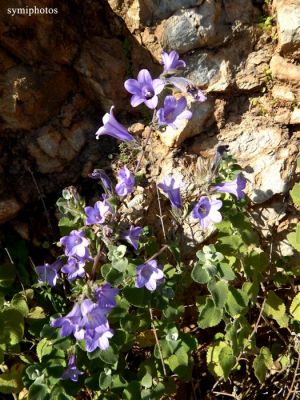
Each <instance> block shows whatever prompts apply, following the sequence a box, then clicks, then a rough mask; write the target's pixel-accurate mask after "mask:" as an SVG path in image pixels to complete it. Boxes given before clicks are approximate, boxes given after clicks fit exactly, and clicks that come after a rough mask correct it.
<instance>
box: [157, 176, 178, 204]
mask: <svg viewBox="0 0 300 400" xmlns="http://www.w3.org/2000/svg"><path fill="white" fill-rule="evenodd" d="M181 185H182V180H181V179H180V178H179V177H174V176H172V175H167V176H165V178H164V180H163V181H162V183H159V184H158V185H157V186H158V187H159V188H160V189H161V190H162V191H163V192H165V193H166V195H167V196H168V197H169V199H170V202H171V204H172V207H174V208H180V207H181V196H180V187H181Z"/></svg>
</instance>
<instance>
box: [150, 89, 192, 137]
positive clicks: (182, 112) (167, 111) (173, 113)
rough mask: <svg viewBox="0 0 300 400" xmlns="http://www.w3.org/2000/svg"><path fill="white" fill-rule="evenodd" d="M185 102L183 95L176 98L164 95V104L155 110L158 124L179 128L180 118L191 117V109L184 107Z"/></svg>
mask: <svg viewBox="0 0 300 400" xmlns="http://www.w3.org/2000/svg"><path fill="white" fill-rule="evenodd" d="M186 106H187V102H186V98H185V97H180V99H179V100H176V99H175V97H174V96H166V98H165V100H164V106H163V107H162V108H160V109H159V110H158V111H157V117H158V122H159V123H160V125H169V126H171V127H172V128H174V129H178V128H179V121H180V120H181V119H187V120H189V119H191V118H192V113H191V111H189V110H187V109H186Z"/></svg>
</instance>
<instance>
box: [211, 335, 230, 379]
mask: <svg viewBox="0 0 300 400" xmlns="http://www.w3.org/2000/svg"><path fill="white" fill-rule="evenodd" d="M227 347H228V345H227V344H226V343H225V342H218V343H215V344H213V345H212V346H209V348H208V350H207V353H206V363H207V368H208V370H209V371H210V372H211V373H212V374H213V375H215V376H217V377H224V371H223V368H222V366H221V364H220V353H221V350H222V349H224V348H227Z"/></svg>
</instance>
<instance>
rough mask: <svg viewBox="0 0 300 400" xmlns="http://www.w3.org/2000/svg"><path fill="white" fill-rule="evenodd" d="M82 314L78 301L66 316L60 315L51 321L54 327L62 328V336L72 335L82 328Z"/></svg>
mask: <svg viewBox="0 0 300 400" xmlns="http://www.w3.org/2000/svg"><path fill="white" fill-rule="evenodd" d="M81 320H82V314H81V311H80V307H79V305H78V304H77V303H75V304H74V306H73V308H72V310H71V311H70V312H69V314H67V315H66V316H65V317H59V318H56V319H54V320H53V321H52V322H51V324H50V325H51V326H52V327H53V328H60V335H61V336H70V335H72V334H75V332H76V331H77V330H80V329H81Z"/></svg>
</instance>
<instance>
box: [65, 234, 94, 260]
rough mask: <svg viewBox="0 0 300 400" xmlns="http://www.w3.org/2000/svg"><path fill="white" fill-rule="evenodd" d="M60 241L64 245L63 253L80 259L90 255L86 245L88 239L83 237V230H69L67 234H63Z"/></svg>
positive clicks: (87, 244) (88, 242)
mask: <svg viewBox="0 0 300 400" xmlns="http://www.w3.org/2000/svg"><path fill="white" fill-rule="evenodd" d="M60 243H61V244H62V245H63V246H65V254H66V256H68V257H71V256H77V257H79V258H81V259H86V258H89V257H90V253H89V250H88V246H89V244H90V241H89V239H87V238H86V237H85V233H84V232H83V231H75V230H73V231H71V232H70V234H69V235H68V236H63V237H62V238H61V239H60Z"/></svg>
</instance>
